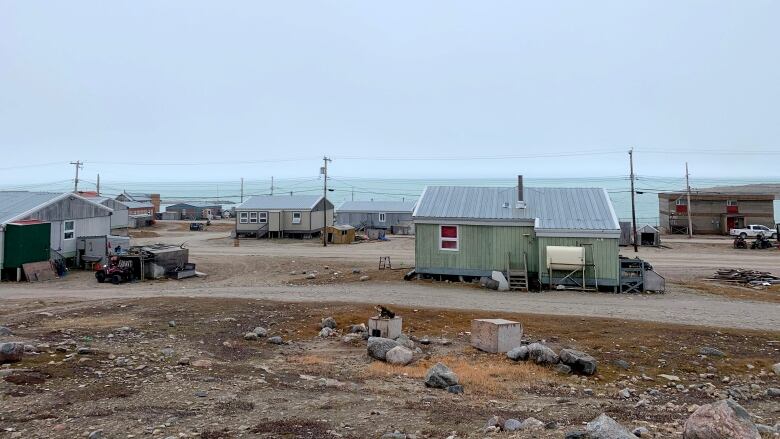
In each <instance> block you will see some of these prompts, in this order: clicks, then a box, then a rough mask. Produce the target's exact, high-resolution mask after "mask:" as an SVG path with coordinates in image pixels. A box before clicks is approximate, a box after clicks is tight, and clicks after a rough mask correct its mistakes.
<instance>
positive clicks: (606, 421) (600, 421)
mask: <svg viewBox="0 0 780 439" xmlns="http://www.w3.org/2000/svg"><path fill="white" fill-rule="evenodd" d="M585 433H586V435H585V436H584V437H586V438H588V439H634V438H636V436H634V434H633V433H631V432H630V431H628V430H627V429H626V428H625V427H623V426H622V425H620V424H619V423H618V422H617V421H615V420H614V419H612V418H610V417H609V416H607V415H606V414H604V413H602V414H601V415H599V417H597V418H596V419H594V420H592V421H590V422H588V425H587V426H586V427H585Z"/></svg>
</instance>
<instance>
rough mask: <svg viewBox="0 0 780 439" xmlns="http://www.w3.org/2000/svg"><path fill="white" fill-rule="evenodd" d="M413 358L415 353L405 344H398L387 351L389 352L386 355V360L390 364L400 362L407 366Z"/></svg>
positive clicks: (399, 363)
mask: <svg viewBox="0 0 780 439" xmlns="http://www.w3.org/2000/svg"><path fill="white" fill-rule="evenodd" d="M413 359H414V354H413V353H412V351H410V350H409V349H408V348H406V347H404V346H396V347H394V348H392V349H390V350H389V351H387V354H386V355H385V361H387V362H388V363H390V364H398V365H401V366H406V365H407V364H409V363H411V362H412V360H413Z"/></svg>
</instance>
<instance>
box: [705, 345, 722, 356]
mask: <svg viewBox="0 0 780 439" xmlns="http://www.w3.org/2000/svg"><path fill="white" fill-rule="evenodd" d="M699 354H701V355H706V356H708V357H725V356H726V354H725V353H724V352H723V351H721V350H720V349H715V348H712V347H709V346H704V347H703V348H701V349H699Z"/></svg>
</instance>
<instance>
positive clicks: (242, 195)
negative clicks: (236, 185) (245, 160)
mask: <svg viewBox="0 0 780 439" xmlns="http://www.w3.org/2000/svg"><path fill="white" fill-rule="evenodd" d="M241 202H242V203H243V202H244V177H241Z"/></svg>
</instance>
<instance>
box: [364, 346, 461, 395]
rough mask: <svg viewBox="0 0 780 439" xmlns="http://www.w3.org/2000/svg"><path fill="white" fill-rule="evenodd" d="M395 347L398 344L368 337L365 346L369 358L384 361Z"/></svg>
mask: <svg viewBox="0 0 780 439" xmlns="http://www.w3.org/2000/svg"><path fill="white" fill-rule="evenodd" d="M396 346H398V343H396V342H395V340H390V339H389V338H383V337H370V338H369V339H368V345H367V349H368V355H369V356H370V357H371V358H376V359H377V360H382V361H385V359H386V357H387V353H388V352H389V351H390V349H393V348H394V347H396ZM456 384H457V383H456Z"/></svg>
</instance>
